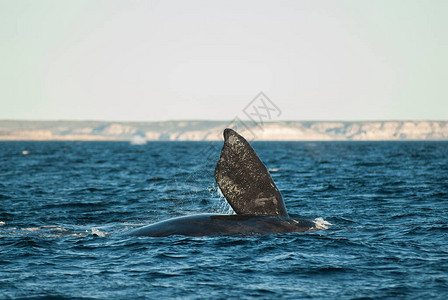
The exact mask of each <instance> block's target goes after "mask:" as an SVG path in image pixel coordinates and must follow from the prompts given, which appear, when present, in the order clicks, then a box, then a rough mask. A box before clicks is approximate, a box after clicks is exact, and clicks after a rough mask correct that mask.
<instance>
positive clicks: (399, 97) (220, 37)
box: [0, 0, 448, 121]
mask: <svg viewBox="0 0 448 300" xmlns="http://www.w3.org/2000/svg"><path fill="white" fill-rule="evenodd" d="M447 12H448V1H446V0H441V1H437V0H431V1H415V0H402V1H397V0H387V1H385V0H373V1H367V0H365V1H358V0H352V1H343V0H342V1H321V0H310V1H300V0H294V1H281V0H280V1H279V0H275V1H260V0H259V1H244V0H237V1H233V0H226V1H210V0H207V1H195V0H194V1H193V0H190V1H185V0H178V1H170V0H166V1H136V0H123V1H116V0H104V1H98V0H72V1H70V0H52V1H49V0H39V1H35V0H29V1H26V0H0V37H1V39H0V60H1V63H0V119H13V120H14V119H24V120H114V121H164V120H193V119H194V120H231V119H234V118H235V117H238V118H241V119H247V117H246V116H245V114H244V113H243V112H244V109H245V107H246V106H247V105H249V104H250V103H253V102H252V100H253V99H254V97H255V96H257V95H258V94H259V92H263V93H264V94H265V95H266V96H267V97H269V99H270V100H271V102H272V103H273V104H275V106H276V107H277V108H278V113H277V114H275V119H272V120H346V121H364V120H448V89H447V80H448V55H447V53H448V34H447V32H448V18H447V17H446V13H447ZM273 118H274V116H273Z"/></svg>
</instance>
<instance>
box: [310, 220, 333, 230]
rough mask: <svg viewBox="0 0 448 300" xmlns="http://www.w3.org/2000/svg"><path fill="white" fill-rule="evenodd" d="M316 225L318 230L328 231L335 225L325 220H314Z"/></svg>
mask: <svg viewBox="0 0 448 300" xmlns="http://www.w3.org/2000/svg"><path fill="white" fill-rule="evenodd" d="M313 222H314V224H315V225H316V228H317V229H323V230H325V229H328V228H329V226H331V225H333V224H331V223H330V222H327V221H325V220H324V219H323V218H316V219H314V221H313Z"/></svg>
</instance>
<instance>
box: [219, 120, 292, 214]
mask: <svg viewBox="0 0 448 300" xmlns="http://www.w3.org/2000/svg"><path fill="white" fill-rule="evenodd" d="M215 179H216V183H217V184H218V186H219V188H220V189H221V191H222V193H223V195H224V197H225V198H226V200H227V201H228V202H229V204H230V206H232V208H233V210H234V211H235V212H236V213H237V214H240V215H259V216H269V215H273V216H285V217H287V216H288V213H287V212H286V207H285V204H284V202H283V198H282V195H281V194H280V191H279V190H278V188H277V186H276V185H275V183H274V181H273V180H272V178H271V175H270V174H269V172H268V170H267V169H266V167H265V165H264V164H263V163H262V162H261V160H260V158H259V157H258V155H257V153H255V150H254V149H253V148H252V147H251V146H250V145H249V143H248V142H247V141H246V140H245V139H244V138H243V137H242V136H241V135H239V134H238V133H236V132H235V131H234V130H232V129H229V128H227V129H225V130H224V146H223V147H222V150H221V156H220V158H219V161H218V164H217V165H216V168H215Z"/></svg>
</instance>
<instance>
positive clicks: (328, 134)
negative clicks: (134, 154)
mask: <svg viewBox="0 0 448 300" xmlns="http://www.w3.org/2000/svg"><path fill="white" fill-rule="evenodd" d="M237 121H238V122H230V121H166V122H105V121H104V122H103V121H13V120H0V140H10V141H14V140H38V141H47V140H73V141H133V140H137V142H141V141H142V140H143V141H160V140H166V141H211V140H221V139H222V130H223V129H224V128H226V127H235V124H236V127H237V129H239V131H240V132H241V133H242V134H243V135H244V136H246V138H247V139H249V140H264V141H397V140H400V141H401V140H448V121H363V122H338V121H328V122H323V121H278V122H266V123H263V124H261V123H251V122H250V121H240V120H237Z"/></svg>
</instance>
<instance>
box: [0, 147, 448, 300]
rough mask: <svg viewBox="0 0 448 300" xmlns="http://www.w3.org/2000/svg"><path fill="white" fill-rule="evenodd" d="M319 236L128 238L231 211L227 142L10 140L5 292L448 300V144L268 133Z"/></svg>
mask: <svg viewBox="0 0 448 300" xmlns="http://www.w3.org/2000/svg"><path fill="white" fill-rule="evenodd" d="M252 145H253V147H254V149H255V150H256V151H257V153H258V154H259V156H260V158H261V160H262V161H263V162H264V163H265V165H266V166H267V168H268V169H269V170H270V172H271V175H272V177H273V180H274V181H275V183H276V184H277V186H278V188H279V189H280V191H281V192H282V195H283V198H284V199H285V204H286V207H287V209H288V212H289V214H290V215H291V216H292V217H294V218H302V219H307V220H314V219H315V218H323V219H324V220H326V221H327V222H329V223H331V224H332V225H331V226H330V227H329V229H327V230H319V231H315V232H310V233H286V234H271V235H249V236H204V237H185V236H170V237H164V238H150V237H129V236H125V235H124V233H126V232H127V231H128V230H130V229H133V228H136V227H139V226H143V225H147V224H151V223H154V222H157V221H161V220H165V219H168V218H172V217H177V216H184V215H191V214H197V213H232V210H231V208H230V207H229V206H228V205H227V203H226V201H225V199H224V198H223V197H222V195H221V194H220V192H219V190H218V188H217V185H216V183H215V180H214V176H213V171H214V167H215V165H216V163H217V161H218V158H219V152H220V149H221V147H222V143H221V142H148V143H147V144H145V145H131V144H130V143H126V142H0V203H1V205H0V298H1V299H156V298H157V299H159V298H170V299H172V298H174V299H175V298H179V299H204V298H206V299H207V298H208V299H210V298H211V299H228V298H236V299H251V298H260V299H272V298H282V299H298V298H299V299H300V298H309V299H361V298H363V299H375V298H381V299H383V298H394V299H422V298H432V299H447V298H448V224H447V222H448V142H254V143H252Z"/></svg>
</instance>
